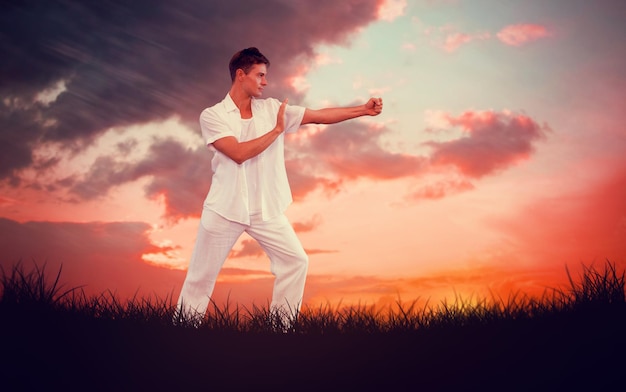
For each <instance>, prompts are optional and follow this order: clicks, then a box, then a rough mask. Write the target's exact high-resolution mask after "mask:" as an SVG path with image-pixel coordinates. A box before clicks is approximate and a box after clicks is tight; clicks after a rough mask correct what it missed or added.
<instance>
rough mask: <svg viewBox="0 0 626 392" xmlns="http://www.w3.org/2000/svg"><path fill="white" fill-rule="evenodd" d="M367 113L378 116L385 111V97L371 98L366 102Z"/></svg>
mask: <svg viewBox="0 0 626 392" xmlns="http://www.w3.org/2000/svg"><path fill="white" fill-rule="evenodd" d="M365 109H366V110H367V114H368V115H370V116H378V115H379V114H380V113H381V112H382V111H383V99H382V98H370V99H369V101H367V103H366V104H365Z"/></svg>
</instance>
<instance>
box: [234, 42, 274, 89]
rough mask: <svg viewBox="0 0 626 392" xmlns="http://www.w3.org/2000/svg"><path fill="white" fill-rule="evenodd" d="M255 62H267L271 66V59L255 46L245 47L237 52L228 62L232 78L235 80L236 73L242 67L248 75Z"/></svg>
mask: <svg viewBox="0 0 626 392" xmlns="http://www.w3.org/2000/svg"><path fill="white" fill-rule="evenodd" d="M255 64H265V65H267V66H268V67H269V66H270V61H269V60H268V59H267V57H265V56H263V54H262V53H261V52H259V50H258V49H257V48H254V47H252V48H247V49H243V50H240V51H239V52H237V53H235V54H234V55H233V57H232V58H231V59H230V63H229V64H228V69H229V70H230V80H231V81H233V82H234V81H235V75H236V74H237V70H238V69H241V70H242V71H243V72H244V73H245V74H246V75H247V74H248V72H250V69H251V68H252V66H253V65H255Z"/></svg>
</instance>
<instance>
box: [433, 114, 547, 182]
mask: <svg viewBox="0 0 626 392" xmlns="http://www.w3.org/2000/svg"><path fill="white" fill-rule="evenodd" d="M446 119H447V121H448V124H449V125H450V126H452V127H460V128H461V129H462V130H463V132H464V135H463V137H460V138H457V139H453V140H450V141H444V142H435V141H433V142H428V143H425V144H426V145H427V146H430V147H431V148H432V155H431V157H430V163H431V164H432V165H434V166H452V167H455V168H456V169H457V170H458V171H459V172H460V173H462V174H463V175H465V176H467V177H470V178H481V177H483V176H486V175H490V174H493V173H495V172H498V171H500V170H503V169H506V168H508V167H510V166H513V165H515V164H516V163H518V162H520V161H522V160H526V159H528V158H529V157H530V155H531V154H532V153H533V151H534V144H535V143H536V142H537V141H540V140H543V139H544V138H545V135H546V132H547V131H548V130H549V128H548V127H547V125H540V124H538V123H537V122H535V120H533V119H532V118H530V117H528V116H526V115H522V114H514V113H510V112H495V111H467V112H465V113H462V114H461V115H460V116H458V117H453V116H451V115H448V116H446Z"/></svg>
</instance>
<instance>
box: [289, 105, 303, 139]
mask: <svg viewBox="0 0 626 392" xmlns="http://www.w3.org/2000/svg"><path fill="white" fill-rule="evenodd" d="M305 109H306V108H304V107H302V106H296V105H287V107H286V108H285V133H293V132H296V131H297V130H298V128H300V125H301V124H302V118H303V117H304V111H305Z"/></svg>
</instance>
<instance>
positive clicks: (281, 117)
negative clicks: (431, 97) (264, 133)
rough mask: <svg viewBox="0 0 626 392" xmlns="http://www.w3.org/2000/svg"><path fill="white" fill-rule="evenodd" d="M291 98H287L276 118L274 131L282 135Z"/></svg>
mask: <svg viewBox="0 0 626 392" xmlns="http://www.w3.org/2000/svg"><path fill="white" fill-rule="evenodd" d="M288 101H289V98H285V100H284V101H283V103H281V104H280V108H279V109H278V115H277V116H276V126H275V127H274V130H276V131H277V132H278V133H282V132H283V131H284V130H285V107H286V106H287V102H288Z"/></svg>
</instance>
